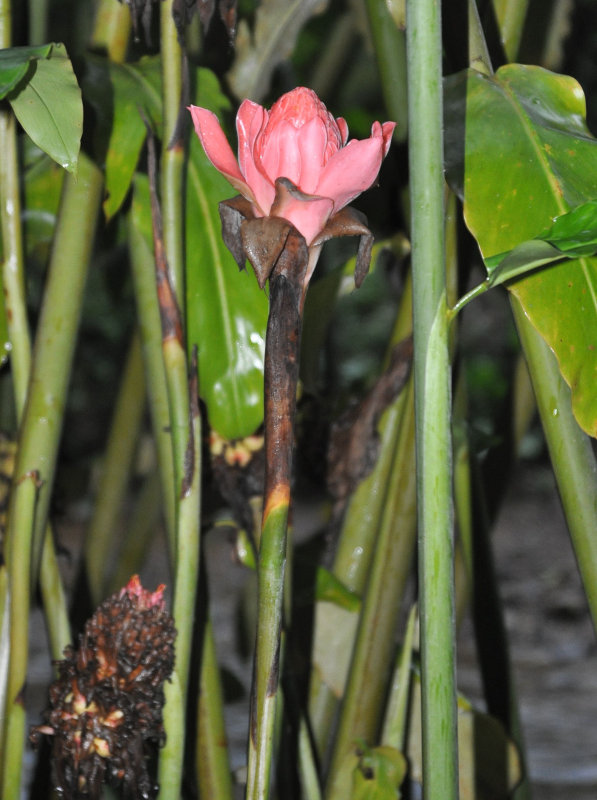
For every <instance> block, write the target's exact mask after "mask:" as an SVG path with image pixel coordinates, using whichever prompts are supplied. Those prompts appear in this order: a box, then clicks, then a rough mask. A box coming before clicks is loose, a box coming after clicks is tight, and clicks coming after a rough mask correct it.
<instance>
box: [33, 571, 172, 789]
mask: <svg viewBox="0 0 597 800" xmlns="http://www.w3.org/2000/svg"><path fill="white" fill-rule="evenodd" d="M163 589H164V587H163V586H161V587H159V588H158V589H157V590H156V591H155V592H148V591H146V590H145V589H143V587H142V586H141V584H140V583H139V579H138V578H137V576H135V577H134V578H132V579H131V581H129V584H128V585H127V586H126V587H125V588H124V589H123V590H121V592H119V593H117V594H114V595H112V597H110V598H109V599H108V600H106V601H105V602H103V603H102V604H101V605H100V606H99V608H98V609H97V611H96V612H95V614H94V615H93V616H92V617H91V619H90V620H89V621H88V622H87V624H86V625H85V629H84V632H83V634H82V635H81V636H80V637H79V646H78V648H77V649H76V650H75V648H74V647H70V646H69V647H67V648H66V650H65V652H64V656H65V657H64V659H63V660H62V661H59V662H58V663H57V667H58V678H57V679H56V680H55V681H54V683H53V684H52V686H51V687H50V707H49V709H48V710H47V711H46V713H45V724H43V725H39V726H36V727H34V728H33V729H32V731H31V735H30V738H31V741H32V742H33V743H34V744H37V743H38V742H39V740H40V739H41V737H42V736H51V737H52V777H53V783H54V787H55V789H56V790H57V791H58V792H60V794H61V796H63V797H65V798H66V800H79V799H81V800H82V798H89V800H99V798H100V796H101V793H102V785H103V783H105V782H107V783H110V784H111V785H112V786H115V787H120V788H122V790H123V793H124V796H125V797H130V798H143V799H146V798H147V799H149V798H152V797H154V796H155V793H156V790H157V787H156V785H155V781H154V780H153V779H152V778H151V776H150V769H149V764H148V760H149V757H150V756H151V755H152V752H153V751H155V749H156V747H157V746H158V745H161V744H163V739H164V730H163V726H162V707H163V705H164V690H163V684H164V681H165V680H166V679H167V678H169V677H170V674H171V672H172V669H173V667H174V639H175V636H176V631H175V629H174V622H173V620H172V617H171V616H170V614H169V613H168V612H167V611H166V608H165V603H164V599H163Z"/></svg>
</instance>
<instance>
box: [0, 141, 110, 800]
mask: <svg viewBox="0 0 597 800" xmlns="http://www.w3.org/2000/svg"><path fill="white" fill-rule="evenodd" d="M101 188H102V179H101V174H100V173H99V171H98V170H97V168H96V167H95V166H94V165H93V164H92V163H91V162H90V161H89V160H88V159H87V158H85V157H84V156H81V157H80V159H79V175H78V178H77V179H76V181H75V179H74V178H72V176H68V177H67V179H66V181H65V184H64V189H63V196H62V203H61V210H60V218H59V223H58V226H57V230H56V235H55V239H54V249H53V253H52V259H51V263H50V267H49V272H48V280H47V286H46V291H45V293H44V301H43V305H42V310H41V315H40V320H39V326H38V334H37V338H36V344H35V350H34V354H33V363H32V368H31V378H30V383H29V391H28V394H27V402H26V405H25V409H24V412H23V417H22V421H21V428H20V435H19V447H18V452H17V457H16V462H15V473H14V474H15V481H16V485H17V486H20V485H21V484H22V485H23V486H24V487H29V486H30V484H31V481H32V476H35V483H36V488H35V493H32V492H31V491H29V490H28V489H27V488H26V489H24V490H22V491H15V492H14V493H13V497H11V503H10V506H9V512H8V532H7V542H6V547H7V563H8V564H9V589H10V604H11V657H10V664H9V679H8V680H9V687H10V691H11V692H12V693H11V694H10V695H9V702H10V703H12V708H9V709H8V718H7V724H6V726H5V735H6V736H7V737H8V738H7V740H6V748H7V751H6V752H7V756H6V759H7V760H6V761H5V767H6V769H7V770H8V769H9V768H10V774H11V775H12V776H13V779H14V780H16V777H15V776H16V770H17V765H18V771H19V774H20V763H21V758H22V748H23V737H22V733H21V735H18V731H17V730H15V727H14V726H15V725H16V726H17V727H18V726H19V725H20V724H21V723H20V722H19V720H20V718H21V714H23V715H24V709H23V708H22V698H21V697H20V691H21V687H22V686H23V685H24V682H25V673H26V663H27V636H28V630H29V627H28V619H29V602H30V595H29V593H30V591H31V590H32V587H33V586H34V585H35V583H36V581H37V578H38V574H39V570H40V560H41V556H42V551H43V549H44V535H45V531H46V521H47V511H48V505H49V501H50V494H51V488H52V484H53V478H54V469H55V464H56V457H57V451H58V443H59V438H60V432H61V429H62V419H63V409H64V404H65V396H66V389H67V385H68V378H69V375H70V369H71V364H72V356H73V352H74V346H75V342H76V331H77V327H78V323H79V317H80V311H81V303H82V298H83V290H84V287H85V280H86V276H87V265H88V263H89V257H90V254H91V247H92V244H93V238H94V237H93V234H94V230H95V222H96V218H97V212H98V209H99V203H100V199H101ZM65 286H68V287H69V291H68V292H67V293H65V291H64V287H65ZM38 480H39V482H40V483H39V486H38V485H37V481H38ZM23 482H24V483H23ZM27 501H29V502H30V503H31V506H30V507H28V506H27ZM46 566H47V567H50V568H51V567H52V565H51V564H48V565H46ZM48 591H51V590H50V589H48ZM53 596H54V598H56V595H55V594H54V595H53ZM23 724H24V717H23ZM3 796H6V797H13V796H14V797H16V796H17V794H14V795H13V794H10V793H5V794H4V795H3Z"/></svg>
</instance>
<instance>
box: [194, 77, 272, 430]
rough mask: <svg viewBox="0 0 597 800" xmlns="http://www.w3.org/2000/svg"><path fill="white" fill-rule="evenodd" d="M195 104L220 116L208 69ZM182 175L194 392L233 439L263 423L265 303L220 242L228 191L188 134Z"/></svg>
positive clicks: (217, 425) (223, 102)
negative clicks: (184, 180)
mask: <svg viewBox="0 0 597 800" xmlns="http://www.w3.org/2000/svg"><path fill="white" fill-rule="evenodd" d="M198 85H199V97H198V100H197V102H198V104H199V105H202V106H204V107H206V108H212V109H213V110H214V111H219V112H220V114H221V111H222V108H223V107H225V105H226V104H227V101H226V99H225V97H224V96H223V95H222V94H221V92H220V90H219V87H218V86H217V81H216V79H215V77H214V76H213V74H212V73H210V72H209V71H208V70H200V71H199V81H198ZM218 106H219V108H218ZM189 149H190V152H189V168H188V172H187V212H186V213H187V217H186V223H187V330H188V333H187V336H188V344H189V348H191V347H192V346H193V345H195V344H197V345H198V348H199V392H200V394H201V397H202V398H203V399H204V401H205V403H206V405H207V412H208V417H209V421H210V424H211V425H212V427H213V428H214V429H215V430H216V431H218V433H220V434H221V435H222V436H224V437H225V438H227V439H234V438H239V437H243V436H247V435H249V434H251V433H253V432H254V431H255V430H256V429H257V428H258V427H259V425H260V424H261V422H262V421H263V355H264V350H265V327H266V323H267V310H268V302H267V297H266V295H265V293H264V292H262V291H261V290H260V289H259V286H258V285H257V281H256V279H255V276H254V274H253V271H252V270H250V271H244V272H239V270H238V267H237V265H236V262H235V261H234V258H233V257H232V255H231V254H230V252H229V251H228V249H227V248H226V247H225V246H224V243H223V242H222V236H221V230H220V216H219V212H218V203H219V201H220V200H224V199H226V198H229V197H231V196H232V195H233V194H234V189H232V188H231V186H230V184H229V183H228V181H227V180H226V179H225V178H223V177H222V176H221V175H220V173H219V172H217V171H216V170H215V169H214V167H213V166H212V165H211V164H210V162H209V161H208V160H207V157H206V156H205V153H204V152H203V148H202V147H201V144H200V143H199V140H198V139H197V137H196V136H195V135H194V134H193V135H192V137H191V143H190V148H189Z"/></svg>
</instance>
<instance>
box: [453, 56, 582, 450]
mask: <svg viewBox="0 0 597 800" xmlns="http://www.w3.org/2000/svg"><path fill="white" fill-rule="evenodd" d="M445 108H446V130H447V136H446V144H447V149H446V166H447V171H448V177H449V179H450V180H451V182H452V184H453V185H454V186H456V187H457V189H459V190H460V192H461V194H462V196H463V199H464V215H465V220H466V223H467V225H468V227H469V228H470V230H471V232H472V233H473V235H474V236H475V238H476V239H477V242H478V244H479V247H480V249H481V252H482V254H483V256H484V257H489V256H493V255H494V254H496V253H505V252H507V251H510V250H513V249H514V248H515V247H517V246H518V245H520V244H522V243H524V242H527V241H529V240H533V239H536V238H537V237H541V236H542V234H543V232H544V231H545V230H546V229H547V228H548V227H549V226H551V225H552V221H553V220H554V219H555V218H556V217H560V216H562V215H564V214H567V212H569V211H571V209H574V208H576V207H577V206H581V205H584V204H585V203H586V201H587V199H588V198H591V197H593V196H594V194H595V186H596V185H597V147H596V145H597V141H596V140H595V139H594V138H593V137H592V136H591V135H590V133H589V132H588V130H587V127H586V124H585V100H584V95H583V93H582V90H581V88H580V86H579V85H578V83H577V82H576V81H575V80H573V79H572V78H569V77H567V76H565V75H556V74H554V73H552V72H548V71H547V70H544V69H541V68H540V67H529V66H521V65H518V64H509V65H507V66H505V67H502V68H501V69H500V70H498V72H497V73H496V74H495V75H493V76H491V77H487V76H485V75H482V74H480V73H478V72H474V71H472V70H470V71H468V72H466V73H461V74H460V75H457V76H454V77H452V78H450V79H449V80H448V81H447V85H446V102H445ZM562 224H563V225H564V229H565V227H566V223H562ZM565 240H566V235H563V236H562V241H565ZM570 244H572V241H570ZM574 246H578V243H577V245H574ZM558 249H559V248H558ZM538 250H540V251H543V254H542V255H541V258H539V260H538V262H537V264H539V263H540V262H541V259H542V258H543V257H546V256H549V251H548V248H544V247H543V246H542V245H539V246H538ZM569 252H570V254H573V252H574V251H573V250H570V251H569ZM523 255H524V257H525V258H527V257H528V256H529V253H526V254H524V253H523ZM536 255H537V253H534V254H533V253H531V254H530V256H531V258H535V257H536ZM551 255H553V252H552V253H551ZM543 263H545V262H543ZM517 270H518V272H517ZM521 272H525V266H524V262H520V261H519V262H518V263H516V258H515V259H514V263H512V264H510V265H507V266H506V267H504V268H503V270H502V272H501V273H499V274H498V275H497V276H496V280H495V282H496V283H497V282H501V280H510V279H511V278H512V277H516V275H517V274H520V273H521ZM497 278H500V279H501V280H499V281H498V280H497ZM508 289H509V290H510V291H511V292H513V294H515V295H516V296H517V298H518V299H519V300H520V302H521V304H522V306H523V308H524V311H525V314H526V315H527V316H528V318H529V319H530V320H531V322H532V323H533V325H534V326H535V328H536V329H537V330H538V331H539V333H540V334H541V336H542V337H543V338H544V340H545V341H546V342H547V344H548V345H549V346H550V347H551V348H552V350H553V351H554V353H555V354H556V357H557V359H558V363H559V367H560V370H561V373H562V375H563V377H564V379H565V380H566V382H567V383H568V385H569V386H570V388H571V390H572V407H573V411H574V414H575V416H576V419H577V421H578V423H579V424H580V426H581V427H582V428H583V429H584V430H585V431H587V433H589V434H591V435H593V436H595V435H597V394H596V393H595V391H594V383H595V374H596V372H597V260H596V259H595V258H587V257H583V258H577V259H574V260H567V261H564V262H563V263H560V264H555V265H553V266H550V267H549V268H543V269H541V270H538V271H535V272H533V273H531V274H528V275H525V276H524V277H523V278H520V279H519V280H516V281H514V282H512V283H510V284H509V285H508Z"/></svg>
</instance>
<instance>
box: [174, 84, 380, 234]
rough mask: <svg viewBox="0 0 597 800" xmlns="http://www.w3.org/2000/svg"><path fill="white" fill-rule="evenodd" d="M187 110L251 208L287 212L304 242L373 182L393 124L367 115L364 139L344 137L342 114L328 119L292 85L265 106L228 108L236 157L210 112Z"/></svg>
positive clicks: (260, 212) (313, 98) (310, 96)
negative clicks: (235, 110)
mask: <svg viewBox="0 0 597 800" xmlns="http://www.w3.org/2000/svg"><path fill="white" fill-rule="evenodd" d="M189 110H190V112H191V116H192V118H193V122H194V124H195V130H196V131H197V135H198V136H199V139H200V140H201V144H202V145H203V148H204V150H205V152H206V154H207V157H208V158H209V160H210V161H211V163H212V164H213V165H214V167H216V169H218V170H219V171H220V172H221V173H222V174H223V175H225V176H226V178H227V179H228V181H230V183H231V184H232V185H233V186H234V187H235V188H236V189H237V190H238V191H239V192H240V193H241V194H242V195H243V197H245V198H246V199H247V200H248V201H249V202H250V203H251V205H252V207H253V213H254V214H255V216H256V217H267V216H275V217H282V218H284V219H286V220H288V221H289V222H290V223H292V225H294V227H295V228H297V230H298V231H299V232H300V233H301V234H302V235H303V236H304V237H305V240H306V242H307V245H310V244H311V243H312V241H313V240H314V239H315V238H316V237H317V235H318V234H319V233H320V232H321V231H322V230H323V229H324V228H325V226H326V224H327V222H328V220H329V219H330V217H331V216H333V215H334V214H336V213H337V212H338V211H340V209H342V208H344V206H346V205H348V203H350V202H351V201H352V200H354V198H355V197H357V196H358V195H359V194H360V193H361V192H363V191H365V189H368V188H369V187H370V186H371V185H372V184H373V183H374V181H375V179H376V178H377V175H378V173H379V169H380V167H381V163H382V161H383V159H384V157H385V155H386V153H387V152H388V149H389V147H390V142H391V138H392V133H393V131H394V128H395V123H394V122H384V123H383V124H381V123H379V122H374V123H373V126H372V128H371V136H370V137H369V138H368V139H363V140H360V141H359V140H356V139H353V140H351V141H348V126H347V124H346V122H345V120H344V119H342V117H338V118H337V119H334V117H333V116H332V115H331V114H330V113H329V111H328V110H327V109H326V107H325V105H324V104H323V103H322V102H321V100H320V99H319V98H318V97H317V95H316V94H315V92H313V91H312V90H311V89H306V88H305V87H299V88H297V89H293V90H292V91H291V92H288V93H287V94H285V95H283V96H282V97H281V98H280V99H279V100H278V101H277V102H276V103H274V105H273V106H272V108H271V110H270V111H269V112H268V111H267V110H266V109H265V108H263V107H262V106H260V105H258V104H257V103H254V102H252V101H251V100H244V101H243V103H242V104H241V106H240V108H239V110H238V114H237V116H236V129H237V133H238V161H237V160H236V158H235V157H234V154H233V152H232V149H231V148H230V145H229V144H228V141H227V139H226V136H225V134H224V132H223V130H222V128H221V127H220V123H219V122H218V119H217V117H216V116H215V114H213V113H212V112H211V111H208V110H207V109H205V108H200V107H198V106H190V107H189ZM281 179H282V180H281ZM276 181H278V183H276ZM280 182H281V183H282V184H283V186H284V191H280V190H279V187H280Z"/></svg>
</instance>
